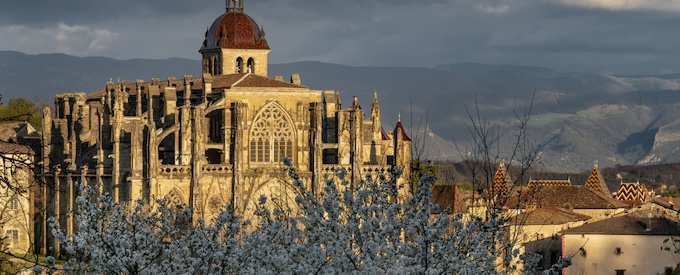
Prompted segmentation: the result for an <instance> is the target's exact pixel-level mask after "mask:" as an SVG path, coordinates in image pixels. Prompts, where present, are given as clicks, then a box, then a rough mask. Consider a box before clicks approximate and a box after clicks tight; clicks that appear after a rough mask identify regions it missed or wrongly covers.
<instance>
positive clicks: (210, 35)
mask: <svg viewBox="0 0 680 275" xmlns="http://www.w3.org/2000/svg"><path fill="white" fill-rule="evenodd" d="M215 48H232V49H269V45H268V44H267V40H266V39H265V38H264V31H263V30H262V29H260V27H258V25H257V23H255V20H253V19H252V18H250V16H248V15H247V14H245V13H242V12H227V13H225V14H222V15H221V16H220V17H218V18H217V19H216V20H215V22H213V23H212V25H211V26H210V28H209V29H208V31H207V32H206V33H205V40H204V41H203V45H202V47H201V50H207V49H215Z"/></svg>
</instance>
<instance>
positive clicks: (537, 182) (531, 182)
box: [527, 179, 571, 188]
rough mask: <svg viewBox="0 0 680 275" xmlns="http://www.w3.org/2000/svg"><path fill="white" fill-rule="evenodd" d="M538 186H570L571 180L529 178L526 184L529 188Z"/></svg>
mask: <svg viewBox="0 0 680 275" xmlns="http://www.w3.org/2000/svg"><path fill="white" fill-rule="evenodd" d="M538 186H571V180H569V179H566V180H529V183H528V184H527V187H529V188H533V187H538Z"/></svg>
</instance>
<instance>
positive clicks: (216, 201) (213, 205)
mask: <svg viewBox="0 0 680 275" xmlns="http://www.w3.org/2000/svg"><path fill="white" fill-rule="evenodd" d="M224 205H225V203H224V201H223V200H222V198H220V197H219V196H217V195H215V196H212V197H210V200H208V208H210V211H211V212H213V213H219V212H220V211H221V210H223V209H222V208H223V207H224Z"/></svg>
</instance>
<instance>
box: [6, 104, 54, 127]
mask: <svg viewBox="0 0 680 275" xmlns="http://www.w3.org/2000/svg"><path fill="white" fill-rule="evenodd" d="M1 103H2V99H1V98H0V104H1ZM43 106H45V104H42V103H40V102H38V100H37V99H34V100H29V99H26V98H24V97H13V98H10V99H9V101H7V103H6V104H1V105H0V121H28V122H29V123H30V124H31V126H33V127H34V128H36V129H38V130H40V129H41V128H42V107H43Z"/></svg>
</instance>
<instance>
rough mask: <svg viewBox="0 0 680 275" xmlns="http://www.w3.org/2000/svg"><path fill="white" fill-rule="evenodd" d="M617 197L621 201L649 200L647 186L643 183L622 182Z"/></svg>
mask: <svg viewBox="0 0 680 275" xmlns="http://www.w3.org/2000/svg"><path fill="white" fill-rule="evenodd" d="M615 198H616V199H617V200H620V201H631V200H640V201H642V202H645V201H647V187H646V186H645V185H644V184H641V183H621V185H620V186H619V190H617V191H616V195H615Z"/></svg>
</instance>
